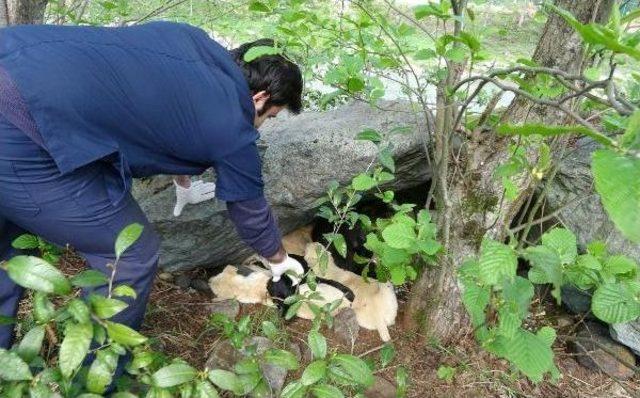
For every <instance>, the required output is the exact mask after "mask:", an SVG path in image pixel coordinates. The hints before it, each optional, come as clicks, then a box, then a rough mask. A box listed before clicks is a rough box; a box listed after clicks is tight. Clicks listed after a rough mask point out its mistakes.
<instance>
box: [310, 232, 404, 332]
mask: <svg viewBox="0 0 640 398" xmlns="http://www.w3.org/2000/svg"><path fill="white" fill-rule="evenodd" d="M322 251H324V247H323V246H322V245H321V244H319V243H310V244H308V245H307V247H306V250H305V256H304V258H305V260H306V261H307V263H308V264H309V268H311V269H312V270H313V272H315V273H316V275H318V276H320V277H322V278H325V279H331V280H334V281H336V282H339V283H341V284H343V285H345V286H346V287H348V288H349V289H351V290H352V291H353V293H354V296H355V298H354V300H353V303H352V304H351V308H353V310H354V311H355V313H356V319H357V320H358V324H359V325H360V326H362V327H363V328H365V329H369V330H377V331H378V334H379V335H380V338H381V339H382V341H389V340H391V336H390V335H389V329H388V326H390V325H393V324H394V323H395V319H396V315H397V314H398V299H397V298H396V294H395V292H394V290H393V286H392V285H391V284H390V283H381V282H378V281H376V280H373V279H369V281H365V280H364V279H363V278H362V277H361V276H360V275H357V274H354V273H353V272H349V271H345V270H343V269H341V268H339V267H337V266H336V265H335V263H334V262H333V258H332V257H331V254H330V253H328V252H326V255H327V257H328V261H327V267H326V270H325V271H324V272H322V270H321V269H320V268H321V267H320V264H319V261H318V257H319V254H320V253H322Z"/></svg>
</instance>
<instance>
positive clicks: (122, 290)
mask: <svg viewBox="0 0 640 398" xmlns="http://www.w3.org/2000/svg"><path fill="white" fill-rule="evenodd" d="M111 294H112V295H114V296H117V297H131V298H132V299H134V300H135V299H136V297H138V295H137V294H136V291H135V290H133V288H132V287H131V286H127V285H120V286H116V288H115V289H113V291H112V292H111Z"/></svg>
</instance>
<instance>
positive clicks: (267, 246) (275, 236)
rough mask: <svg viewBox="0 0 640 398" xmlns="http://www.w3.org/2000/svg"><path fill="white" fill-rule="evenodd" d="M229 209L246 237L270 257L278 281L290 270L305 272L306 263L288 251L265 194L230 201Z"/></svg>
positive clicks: (251, 244)
mask: <svg viewBox="0 0 640 398" xmlns="http://www.w3.org/2000/svg"><path fill="white" fill-rule="evenodd" d="M227 209H228V211H229V218H230V219H231V221H233V223H234V225H235V226H236V230H237V231H238V234H239V235H240V237H241V238H242V240H243V241H244V242H245V243H246V244H247V245H249V246H250V247H251V248H252V249H253V250H255V251H256V252H257V253H258V254H259V255H261V256H262V257H264V258H266V259H267V261H268V262H269V266H270V267H271V271H272V273H273V277H274V280H275V281H278V280H279V279H280V276H281V275H282V274H284V273H285V272H287V271H293V272H294V273H295V274H298V275H302V274H304V269H303V268H302V265H300V263H298V262H297V261H296V260H294V259H292V258H290V257H289V256H288V255H287V252H286V251H285V250H284V247H283V246H282V235H281V234H280V229H279V228H278V225H277V223H276V219H275V217H274V215H273V212H272V211H271V208H270V207H269V204H268V203H267V200H266V199H265V198H264V196H260V197H259V198H257V199H251V200H243V201H237V202H227Z"/></svg>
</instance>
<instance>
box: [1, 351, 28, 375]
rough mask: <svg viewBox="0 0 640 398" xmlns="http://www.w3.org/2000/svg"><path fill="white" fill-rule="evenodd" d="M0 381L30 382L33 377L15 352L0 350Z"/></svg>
mask: <svg viewBox="0 0 640 398" xmlns="http://www.w3.org/2000/svg"><path fill="white" fill-rule="evenodd" d="M0 364H2V366H0V379H1V380H5V381H22V380H31V379H32V378H33V376H32V375H31V371H30V370H29V365H27V364H26V363H25V362H24V361H23V360H22V358H20V357H19V356H18V354H16V353H15V352H9V351H7V350H5V349H4V348H0Z"/></svg>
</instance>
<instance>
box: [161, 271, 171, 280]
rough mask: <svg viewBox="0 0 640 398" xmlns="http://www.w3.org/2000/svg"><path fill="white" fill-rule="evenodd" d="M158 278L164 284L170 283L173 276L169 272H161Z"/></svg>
mask: <svg viewBox="0 0 640 398" xmlns="http://www.w3.org/2000/svg"><path fill="white" fill-rule="evenodd" d="M158 278H160V279H162V280H163V281H166V282H171V281H172V280H173V274H172V273H170V272H161V273H159V274H158Z"/></svg>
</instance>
